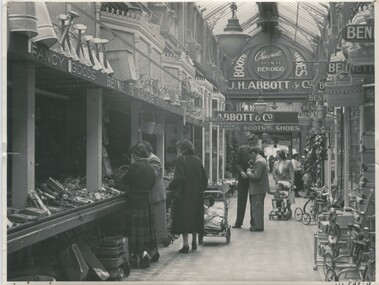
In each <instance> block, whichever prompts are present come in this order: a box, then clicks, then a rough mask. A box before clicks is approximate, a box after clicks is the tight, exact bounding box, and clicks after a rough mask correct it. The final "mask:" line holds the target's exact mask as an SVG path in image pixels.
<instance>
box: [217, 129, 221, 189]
mask: <svg viewBox="0 0 379 285" xmlns="http://www.w3.org/2000/svg"><path fill="white" fill-rule="evenodd" d="M216 163H217V171H216V180H217V181H216V182H217V183H218V182H219V181H220V126H217V158H216Z"/></svg>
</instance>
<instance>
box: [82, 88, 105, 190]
mask: <svg viewBox="0 0 379 285" xmlns="http://www.w3.org/2000/svg"><path fill="white" fill-rule="evenodd" d="M102 103H103V101H102V90H101V89H100V88H92V89H88V90H87V164H86V165H87V170H86V172H87V176H86V177H87V189H88V190H89V191H91V192H95V191H98V190H99V189H101V183H102V152H103V151H102V148H103V142H102V128H103V126H102V107H103V106H102Z"/></svg>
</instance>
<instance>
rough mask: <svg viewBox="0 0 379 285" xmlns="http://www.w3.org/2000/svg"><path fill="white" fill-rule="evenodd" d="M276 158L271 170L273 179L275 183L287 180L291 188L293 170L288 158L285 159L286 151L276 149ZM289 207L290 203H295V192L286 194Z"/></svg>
mask: <svg viewBox="0 0 379 285" xmlns="http://www.w3.org/2000/svg"><path fill="white" fill-rule="evenodd" d="M276 158H277V159H278V160H277V161H276V162H275V164H274V169H273V171H272V176H273V178H274V180H275V183H278V181H287V182H289V183H290V184H291V188H292V187H293V185H294V178H295V175H294V170H293V166H292V163H291V161H290V160H288V159H287V157H286V153H285V152H284V150H278V151H277V152H276ZM288 201H289V208H290V204H294V203H295V192H294V191H290V193H289V196H288Z"/></svg>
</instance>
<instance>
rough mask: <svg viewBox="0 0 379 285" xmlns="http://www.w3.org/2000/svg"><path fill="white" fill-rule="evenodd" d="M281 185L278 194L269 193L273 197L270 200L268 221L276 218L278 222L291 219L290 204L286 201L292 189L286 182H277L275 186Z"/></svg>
mask: <svg viewBox="0 0 379 285" xmlns="http://www.w3.org/2000/svg"><path fill="white" fill-rule="evenodd" d="M279 183H280V184H282V185H283V188H282V189H281V191H279V193H278V192H277V191H276V190H275V192H270V194H273V195H274V198H273V199H272V210H271V211H270V212H269V214H268V218H269V220H273V219H275V218H277V219H278V220H289V219H291V217H292V210H291V203H290V201H289V199H288V197H289V195H290V193H291V191H292V189H291V184H290V183H289V182H288V181H278V183H277V184H279Z"/></svg>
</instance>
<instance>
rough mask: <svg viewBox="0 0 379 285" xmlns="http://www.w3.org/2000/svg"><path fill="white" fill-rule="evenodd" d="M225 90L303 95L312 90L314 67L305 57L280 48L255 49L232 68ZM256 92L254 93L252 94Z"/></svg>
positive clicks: (274, 46) (237, 61) (265, 47)
mask: <svg viewBox="0 0 379 285" xmlns="http://www.w3.org/2000/svg"><path fill="white" fill-rule="evenodd" d="M229 74H230V77H229V82H228V90H229V91H231V93H232V92H233V91H237V92H238V93H243V90H246V91H248V93H249V94H256V93H258V92H260V91H265V92H270V91H275V92H278V91H279V92H280V91H286V93H288V92H289V91H290V92H294V93H296V92H299V93H300V92H302V93H304V92H306V91H309V89H311V88H312V78H313V65H312V64H311V63H310V61H309V60H308V61H307V60H306V59H305V57H304V55H303V54H302V53H301V52H300V51H298V50H295V49H293V48H291V49H290V48H288V47H287V46H285V45H283V44H281V45H280V46H279V45H273V44H271V45H265V46H254V47H251V48H250V49H247V50H246V51H245V52H243V53H242V54H241V55H240V56H239V57H238V58H237V60H236V61H235V62H234V63H233V65H232V70H231V72H230V73H229ZM255 91H257V92H255Z"/></svg>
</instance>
